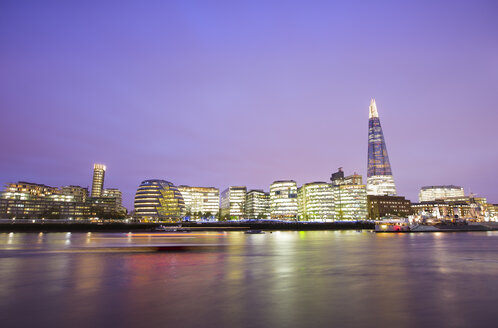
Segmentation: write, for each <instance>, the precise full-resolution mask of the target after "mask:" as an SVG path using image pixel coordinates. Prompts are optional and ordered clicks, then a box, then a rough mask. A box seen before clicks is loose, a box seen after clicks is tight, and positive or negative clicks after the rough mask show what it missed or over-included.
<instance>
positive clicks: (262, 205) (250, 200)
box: [245, 189, 270, 219]
mask: <svg viewBox="0 0 498 328" xmlns="http://www.w3.org/2000/svg"><path fill="white" fill-rule="evenodd" d="M245 213H246V218H248V219H267V218H269V217H270V194H269V193H266V192H264V191H263V190H259V189H253V190H250V191H248V192H247V195H246V208H245Z"/></svg>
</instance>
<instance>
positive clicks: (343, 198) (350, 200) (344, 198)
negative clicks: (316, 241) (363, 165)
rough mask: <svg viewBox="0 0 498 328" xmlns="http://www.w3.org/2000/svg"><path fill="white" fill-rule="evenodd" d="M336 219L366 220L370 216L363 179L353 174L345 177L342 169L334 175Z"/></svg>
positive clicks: (332, 179)
mask: <svg viewBox="0 0 498 328" xmlns="http://www.w3.org/2000/svg"><path fill="white" fill-rule="evenodd" d="M330 180H331V181H332V188H333V195H334V219H336V220H365V219H367V216H368V202H367V190H366V187H365V185H364V184H362V181H363V179H362V177H361V175H359V174H356V173H355V174H353V175H351V176H348V177H344V172H343V171H342V168H339V170H338V172H336V173H333V174H332V177H331V178H330Z"/></svg>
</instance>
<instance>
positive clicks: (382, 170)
mask: <svg viewBox="0 0 498 328" xmlns="http://www.w3.org/2000/svg"><path fill="white" fill-rule="evenodd" d="M367 193H368V194H369V195H387V196H396V185H395V184H394V178H393V174H392V170H391V163H390V162H389V155H388V154H387V147H386V142H385V140H384V132H383V131H382V126H381V125H380V119H379V113H378V111H377V105H376V104H375V99H372V100H371V101H370V107H369V123H368V168H367Z"/></svg>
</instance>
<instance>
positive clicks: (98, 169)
mask: <svg viewBox="0 0 498 328" xmlns="http://www.w3.org/2000/svg"><path fill="white" fill-rule="evenodd" d="M105 169H106V167H105V165H104V164H94V165H93V180H92V194H91V196H92V197H100V196H102V190H103V189H104V176H105Z"/></svg>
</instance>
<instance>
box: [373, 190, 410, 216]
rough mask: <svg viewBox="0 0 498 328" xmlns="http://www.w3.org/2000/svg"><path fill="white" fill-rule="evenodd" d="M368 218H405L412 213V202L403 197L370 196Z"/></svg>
mask: <svg viewBox="0 0 498 328" xmlns="http://www.w3.org/2000/svg"><path fill="white" fill-rule="evenodd" d="M367 201H368V216H369V218H370V219H371V220H377V219H380V218H392V217H403V218H407V217H408V216H409V215H410V214H411V213H412V211H411V210H412V208H411V202H410V201H409V200H408V199H405V197H402V196H376V195H368V196H367Z"/></svg>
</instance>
